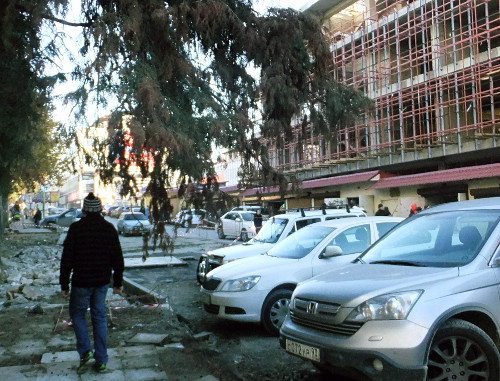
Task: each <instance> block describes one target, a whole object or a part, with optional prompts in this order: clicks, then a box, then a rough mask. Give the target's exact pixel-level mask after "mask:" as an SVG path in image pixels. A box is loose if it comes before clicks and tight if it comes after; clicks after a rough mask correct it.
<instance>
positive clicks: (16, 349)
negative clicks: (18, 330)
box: [10, 340, 47, 356]
mask: <svg viewBox="0 0 500 381" xmlns="http://www.w3.org/2000/svg"><path fill="white" fill-rule="evenodd" d="M46 350H47V344H46V343H45V342H43V341H41V340H21V341H18V342H16V344H14V345H13V346H11V347H10V351H11V352H13V353H15V354H16V355H20V356H30V355H36V354H40V355H41V354H42V353H44V352H45V351H46Z"/></svg>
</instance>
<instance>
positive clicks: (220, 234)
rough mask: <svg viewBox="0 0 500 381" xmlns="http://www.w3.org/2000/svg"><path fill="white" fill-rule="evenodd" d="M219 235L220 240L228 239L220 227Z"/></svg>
mask: <svg viewBox="0 0 500 381" xmlns="http://www.w3.org/2000/svg"><path fill="white" fill-rule="evenodd" d="M217 235H218V236H219V239H224V238H226V236H225V235H224V230H222V226H219V227H218V228H217Z"/></svg>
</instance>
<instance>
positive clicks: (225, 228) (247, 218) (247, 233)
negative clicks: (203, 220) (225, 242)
mask: <svg viewBox="0 0 500 381" xmlns="http://www.w3.org/2000/svg"><path fill="white" fill-rule="evenodd" d="M254 215H255V212H252V211H234V212H231V211H230V212H227V213H226V214H224V215H223V216H222V217H221V218H220V220H219V222H218V223H217V226H216V229H217V235H218V236H219V238H220V239H224V238H226V237H227V236H231V237H236V238H239V239H241V240H242V241H243V242H246V241H248V239H249V238H252V237H253V236H254V235H255V227H254V226H253V216H254Z"/></svg>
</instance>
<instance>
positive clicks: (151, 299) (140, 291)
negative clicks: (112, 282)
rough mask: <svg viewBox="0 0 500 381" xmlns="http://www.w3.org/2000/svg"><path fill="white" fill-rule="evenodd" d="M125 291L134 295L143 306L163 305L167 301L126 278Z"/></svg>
mask: <svg viewBox="0 0 500 381" xmlns="http://www.w3.org/2000/svg"><path fill="white" fill-rule="evenodd" d="M123 290H124V291H125V293H126V294H128V295H134V296H135V298H136V299H137V300H139V301H140V302H141V303H142V304H163V303H165V302H166V301H167V299H166V298H165V297H163V296H161V295H159V294H157V293H156V292H154V291H151V290H150V289H148V288H146V287H144V286H142V285H140V284H139V283H137V282H134V281H133V280H132V279H129V278H127V277H125V276H124V277H123Z"/></svg>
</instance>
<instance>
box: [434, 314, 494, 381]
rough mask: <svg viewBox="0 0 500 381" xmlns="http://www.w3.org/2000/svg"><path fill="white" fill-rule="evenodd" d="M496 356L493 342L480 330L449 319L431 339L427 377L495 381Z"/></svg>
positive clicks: (472, 325) (464, 322) (458, 320)
mask: <svg viewBox="0 0 500 381" xmlns="http://www.w3.org/2000/svg"><path fill="white" fill-rule="evenodd" d="M499 356H500V355H499V352H498V349H497V347H496V345H495V343H494V342H493V340H491V338H490V337H489V336H488V335H487V334H486V333H485V332H484V331H483V330H482V329H480V328H479V327H477V326H476V325H474V324H472V323H469V322H468V321H465V320H460V319H451V320H449V321H448V322H446V323H445V324H444V325H443V326H442V327H441V328H440V329H439V330H438V331H437V332H436V335H435V337H434V339H433V340H432V345H431V348H430V351H429V356H428V359H427V367H428V372H427V380H429V381H431V380H455V379H456V380H458V379H460V380H469V379H474V380H484V381H492V380H498V379H499V377H500V374H499V373H500V369H499V367H500V366H499V362H498V358H499Z"/></svg>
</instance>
